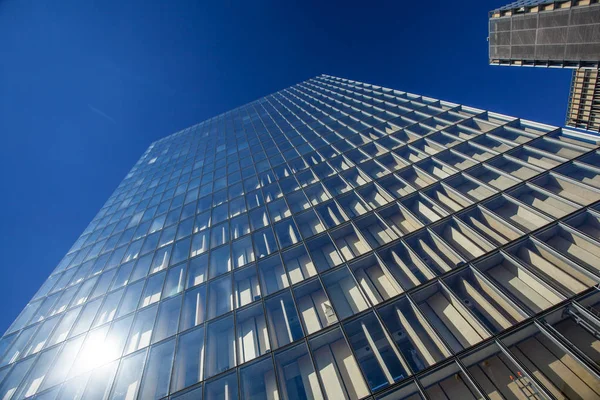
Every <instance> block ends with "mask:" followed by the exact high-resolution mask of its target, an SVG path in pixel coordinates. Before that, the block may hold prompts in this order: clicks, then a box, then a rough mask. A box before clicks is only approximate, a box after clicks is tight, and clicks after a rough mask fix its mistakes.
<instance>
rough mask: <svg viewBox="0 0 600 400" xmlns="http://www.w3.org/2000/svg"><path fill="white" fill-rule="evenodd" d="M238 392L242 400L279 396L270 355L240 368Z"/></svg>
mask: <svg viewBox="0 0 600 400" xmlns="http://www.w3.org/2000/svg"><path fill="white" fill-rule="evenodd" d="M240 393H241V396H242V399H244V400H253V399H278V398H279V391H278V390H277V383H276V381H275V371H274V369H273V361H272V360H271V357H267V358H266V359H264V360H262V361H259V362H258V363H256V364H252V365H248V366H246V367H243V368H240Z"/></svg>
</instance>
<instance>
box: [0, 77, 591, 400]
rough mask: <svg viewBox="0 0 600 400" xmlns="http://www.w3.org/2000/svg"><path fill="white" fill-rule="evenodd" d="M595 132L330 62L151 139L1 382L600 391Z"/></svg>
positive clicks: (242, 390) (407, 392) (216, 389)
mask: <svg viewBox="0 0 600 400" xmlns="http://www.w3.org/2000/svg"><path fill="white" fill-rule="evenodd" d="M586 138H587V139H589V138H592V136H586V135H584V134H579V133H576V132H572V131H569V130H564V129H559V128H555V127H551V126H547V125H542V124H537V123H533V122H529V121H524V120H520V119H516V118H512V117H507V116H503V115H499V114H494V113H491V112H486V111H483V110H478V109H474V108H470V107H465V106H461V105H458V104H454V103H449V102H445V101H439V100H435V99H431V98H427V97H422V96H418V95H413V94H409V93H405V92H400V91H396V90H392V89H386V88H382V87H379V86H373V85H369V84H364V83H359V82H355V81H349V80H346V79H341V78H335V77H331V76H326V75H322V76H319V77H317V78H314V79H310V80H308V81H306V82H303V83H301V84H298V85H295V86H293V87H290V88H288V89H285V90H283V91H280V92H278V93H275V94H273V95H270V96H267V97H265V98H262V99H260V100H257V101H255V102H253V103H250V104H248V105H246V106H243V107H240V108H237V109H235V110H233V111H230V112H228V113H225V114H222V115H220V116H218V117H215V118H212V119H210V120H208V121H205V122H203V123H201V124H198V125H196V126H193V127H191V128H188V129H185V130H183V131H181V132H178V133H176V134H173V135H171V136H169V137H167V138H165V139H162V140H160V141H157V142H155V143H153V144H152V145H151V146H150V148H149V149H148V150H147V151H146V152H145V154H144V155H143V156H142V157H141V159H140V160H139V161H138V163H137V164H136V165H135V166H134V167H133V169H132V170H131V171H130V173H129V174H128V175H127V176H126V178H125V179H124V180H123V182H122V183H121V184H120V185H119V187H118V188H117V190H116V191H115V192H114V194H113V195H112V196H111V197H110V198H109V200H108V201H107V203H106V204H105V206H104V207H103V208H102V209H101V210H100V212H99V213H98V215H97V216H96V218H94V220H93V221H92V222H91V223H90V225H89V226H88V227H87V228H86V230H85V231H84V233H83V234H82V235H81V237H80V238H79V239H78V240H77V242H76V243H75V244H74V245H73V247H72V248H71V250H70V251H69V253H68V254H67V255H66V256H65V258H64V259H63V260H62V261H61V262H60V264H59V265H58V266H57V268H56V269H55V270H54V272H53V273H52V274H51V275H50V277H49V278H48V280H47V281H46V282H45V283H44V285H43V286H42V287H41V288H40V290H39V291H38V293H37V294H36V295H35V296H34V298H33V299H32V300H31V301H30V303H29V304H28V305H27V306H26V307H25V309H24V310H23V312H22V313H21V314H20V315H19V317H18V318H17V319H16V320H15V322H14V323H13V324H12V325H11V327H10V328H9V329H8V330H7V332H6V333H5V334H4V336H3V337H2V338H1V339H0V398H2V399H3V400H4V399H20V398H36V399H81V398H83V399H88V398H91V399H96V398H98V399H135V398H140V399H153V398H155V399H159V398H165V397H168V396H170V398H173V399H175V398H177V399H199V398H205V399H220V398H227V399H233V398H243V399H250V398H253V399H254V398H266V399H279V398H281V399H297V398H311V399H313V398H315V399H318V398H329V399H340V398H345V399H358V398H366V397H371V396H374V397H375V398H386V399H396V398H405V397H406V398H410V397H411V396H414V397H412V398H422V397H425V398H427V397H430V398H438V396H439V394H440V393H443V394H444V395H445V396H446V397H448V398H456V399H465V398H471V397H474V398H481V397H485V396H484V395H483V394H486V395H487V396H490V397H492V398H493V397H496V398H498V397H501V396H504V397H506V398H527V397H523V396H526V394H527V393H529V395H531V394H532V393H533V394H536V395H538V398H543V396H549V395H551V396H554V397H560V396H559V395H560V394H561V393H562V394H565V396H566V397H569V398H575V397H577V396H579V397H582V398H592V397H594V396H596V397H597V396H598V395H600V388H599V386H600V380H598V375H597V374H598V372H599V369H600V368H599V366H598V364H597V362H598V354H597V352H596V350H595V349H596V348H598V343H597V338H598V333H597V331H595V330H594V329H596V328H597V327H598V325H600V323H599V322H598V319H597V315H598V312H597V311H595V310H600V308H598V307H596V306H597V304H596V303H595V302H594V301H592V300H590V298H594V299H595V297H594V293H595V292H596V291H597V289H595V288H594V286H595V285H597V284H598V281H599V279H600V278H599V271H598V266H599V265H600V256H599V254H600V251H599V250H600V242H599V240H600V203H599V201H600V169H598V168H597V167H596V166H597V165H599V163H598V161H600V152H599V151H598V150H597V143H596V142H595V141H592V140H587V139H586ZM577 296H579V297H580V298H582V299H583V300H581V301H578V302H574V301H573V299H575V298H577ZM582 296H583V297H582ZM565 321H566V322H565ZM579 331H582V332H584V333H585V332H587V336H586V334H584V333H578V332H579ZM594 332H596V333H594ZM586 341H587V342H586ZM534 345H535V346H538V347H539V346H542V347H543V348H544V349H548V354H545V353H544V356H543V357H542V356H539V357H538V358H535V357H533V356H531V355H530V354H529V352H528V348H529V347H528V346H534ZM553 346H554V347H553ZM539 348H541V347H539ZM535 354H539V353H538V352H536V353H535ZM494 357H495V358H494ZM553 357H554V358H553ZM557 360H558V361H557ZM567 370H568V371H571V372H572V373H573V374H575V375H576V376H578V377H579V379H580V381H573V380H572V379H570V378H568V379H567V375H565V374H566V373H567V372H566V371H567ZM494 374H495V375H494ZM574 382H575V383H574ZM590 395H593V396H592V397H589V396H590ZM550 398H551V397H550Z"/></svg>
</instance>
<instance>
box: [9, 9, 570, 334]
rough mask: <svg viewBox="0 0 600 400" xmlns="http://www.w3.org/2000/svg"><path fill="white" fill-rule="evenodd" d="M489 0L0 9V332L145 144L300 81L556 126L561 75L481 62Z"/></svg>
mask: <svg viewBox="0 0 600 400" xmlns="http://www.w3.org/2000/svg"><path fill="white" fill-rule="evenodd" d="M290 3H299V4H297V5H294V6H292V5H291V4H290ZM504 3H508V0H499V1H489V2H487V1H481V0H463V1H459V2H456V1H446V2H441V1H440V2H437V1H433V2H420V1H413V2H407V1H386V2H379V1H367V2H364V1H361V2H356V4H353V3H352V2H349V1H344V2H339V4H334V2H327V1H316V2H310V1H299V2H288V1H273V2H261V1H241V2H239V3H236V2H232V1H184V0H177V1H149V2H148V1H137V0H135V1H127V0H118V1H112V0H102V1H81V0H62V1H50V0H3V1H0V135H1V136H2V141H1V144H0V183H1V191H0V193H1V195H0V213H1V215H0V217H1V219H0V253H1V258H0V268H1V271H0V304H1V309H0V310H1V311H0V332H3V331H4V330H5V329H6V328H7V327H8V325H9V324H10V323H11V321H12V320H13V319H14V318H15V317H16V316H17V314H18V313H19V312H20V310H21V309H22V308H23V307H24V306H25V304H26V303H27V302H28V301H29V299H30V298H31V296H32V295H33V294H34V292H35V291H36V290H37V288H38V287H39V286H40V285H41V283H42V282H43V281H44V280H45V279H46V277H47V276H48V274H49V273H50V271H51V270H52V269H53V268H54V267H55V265H56V264H57V263H58V261H59V260H60V259H61V257H62V256H63V255H64V253H66V251H67V250H68V249H69V247H70V246H71V244H72V243H73V242H74V241H75V240H76V239H77V237H78V236H79V234H80V233H81V232H82V231H83V229H84V228H85V226H86V225H87V223H88V222H89V221H91V219H92V218H93V217H94V215H95V214H96V212H97V211H98V210H99V209H100V207H101V206H102V204H103V203H104V201H105V200H106V199H107V198H108V197H109V196H110V194H111V193H112V191H113V190H114V189H115V188H116V187H117V185H118V184H119V182H120V181H121V179H122V178H123V177H124V176H125V175H126V173H127V171H128V170H129V169H130V168H131V167H132V166H133V164H134V163H135V162H136V160H137V159H138V157H139V156H140V155H141V154H142V153H143V152H144V150H145V149H146V147H147V146H148V145H149V144H150V143H151V142H152V141H154V140H156V139H159V138H161V137H163V136H166V135H168V134H170V133H172V132H174V131H177V130H179V129H182V128H184V127H187V126H189V125H192V124H194V123H197V122H200V121H202V120H204V119H206V118H208V117H211V116H213V115H216V114H219V113H221V112H224V111H227V110H229V109H231V108H234V107H236V106H239V105H242V104H244V103H247V102H249V101H251V100H254V99H256V98H258V97H261V96H264V95H266V94H269V93H272V92H274V91H277V90H279V89H282V88H284V87H287V86H290V85H292V84H294V83H297V82H299V81H302V80H305V79H307V78H310V77H312V76H315V75H318V74H321V73H327V74H331V75H336V76H342V77H347V78H350V79H356V80H360V81H365V82H370V83H376V84H379V85H384V86H388V87H392V88H397V89H401V90H406V91H410V92H413V93H419V94H424V95H428V96H432V97H436V98H441V99H445V100H451V101H455V102H458V103H462V104H467V105H472V106H476V107H479V108H484V109H489V110H493V111H497V112H501V113H505V114H509V115H514V116H520V117H523V118H527V119H532V120H538V121H541V122H546V123H551V124H562V123H563V121H564V116H565V109H566V103H567V96H568V90H569V80H570V71H569V70H547V69H531V68H516V67H514V68H509V67H492V66H489V65H487V42H486V37H487V12H488V10H489V9H492V8H494V7H496V6H499V5H503V4H504Z"/></svg>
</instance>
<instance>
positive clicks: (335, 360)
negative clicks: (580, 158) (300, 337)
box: [310, 328, 369, 399]
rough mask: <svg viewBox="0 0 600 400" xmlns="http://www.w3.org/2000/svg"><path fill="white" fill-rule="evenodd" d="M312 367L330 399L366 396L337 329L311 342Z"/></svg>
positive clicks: (363, 383)
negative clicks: (313, 364)
mask: <svg viewBox="0 0 600 400" xmlns="http://www.w3.org/2000/svg"><path fill="white" fill-rule="evenodd" d="M310 348H311V350H312V352H313V357H314V360H315V366H316V368H317V371H318V373H319V377H320V378H321V383H322V385H323V388H324V389H325V394H326V395H327V397H328V398H330V399H359V398H362V397H365V396H367V395H368V394H369V389H368V388H367V384H366V383H365V380H364V378H363V376H362V373H361V372H360V368H359V367H358V363H357V362H356V359H355V358H354V356H353V355H352V352H351V351H350V347H349V346H348V344H347V343H346V340H345V339H344V337H343V336H342V332H341V331H340V329H339V328H336V329H335V330H333V331H330V332H328V333H326V334H324V335H321V336H319V337H316V338H314V339H312V340H311V341H310Z"/></svg>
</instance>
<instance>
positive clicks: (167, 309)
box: [152, 296, 182, 343]
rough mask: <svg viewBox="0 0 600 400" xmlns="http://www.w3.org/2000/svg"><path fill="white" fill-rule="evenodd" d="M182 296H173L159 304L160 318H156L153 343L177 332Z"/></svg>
mask: <svg viewBox="0 0 600 400" xmlns="http://www.w3.org/2000/svg"><path fill="white" fill-rule="evenodd" d="M181 297H182V296H177V297H173V298H171V299H168V300H166V301H163V302H162V303H160V304H159V306H158V318H157V320H156V327H155V328H154V337H153V338H152V343H156V342H159V341H161V340H163V339H166V338H168V337H170V336H173V335H175V334H176V333H177V326H178V325H179V311H180V310H181Z"/></svg>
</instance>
